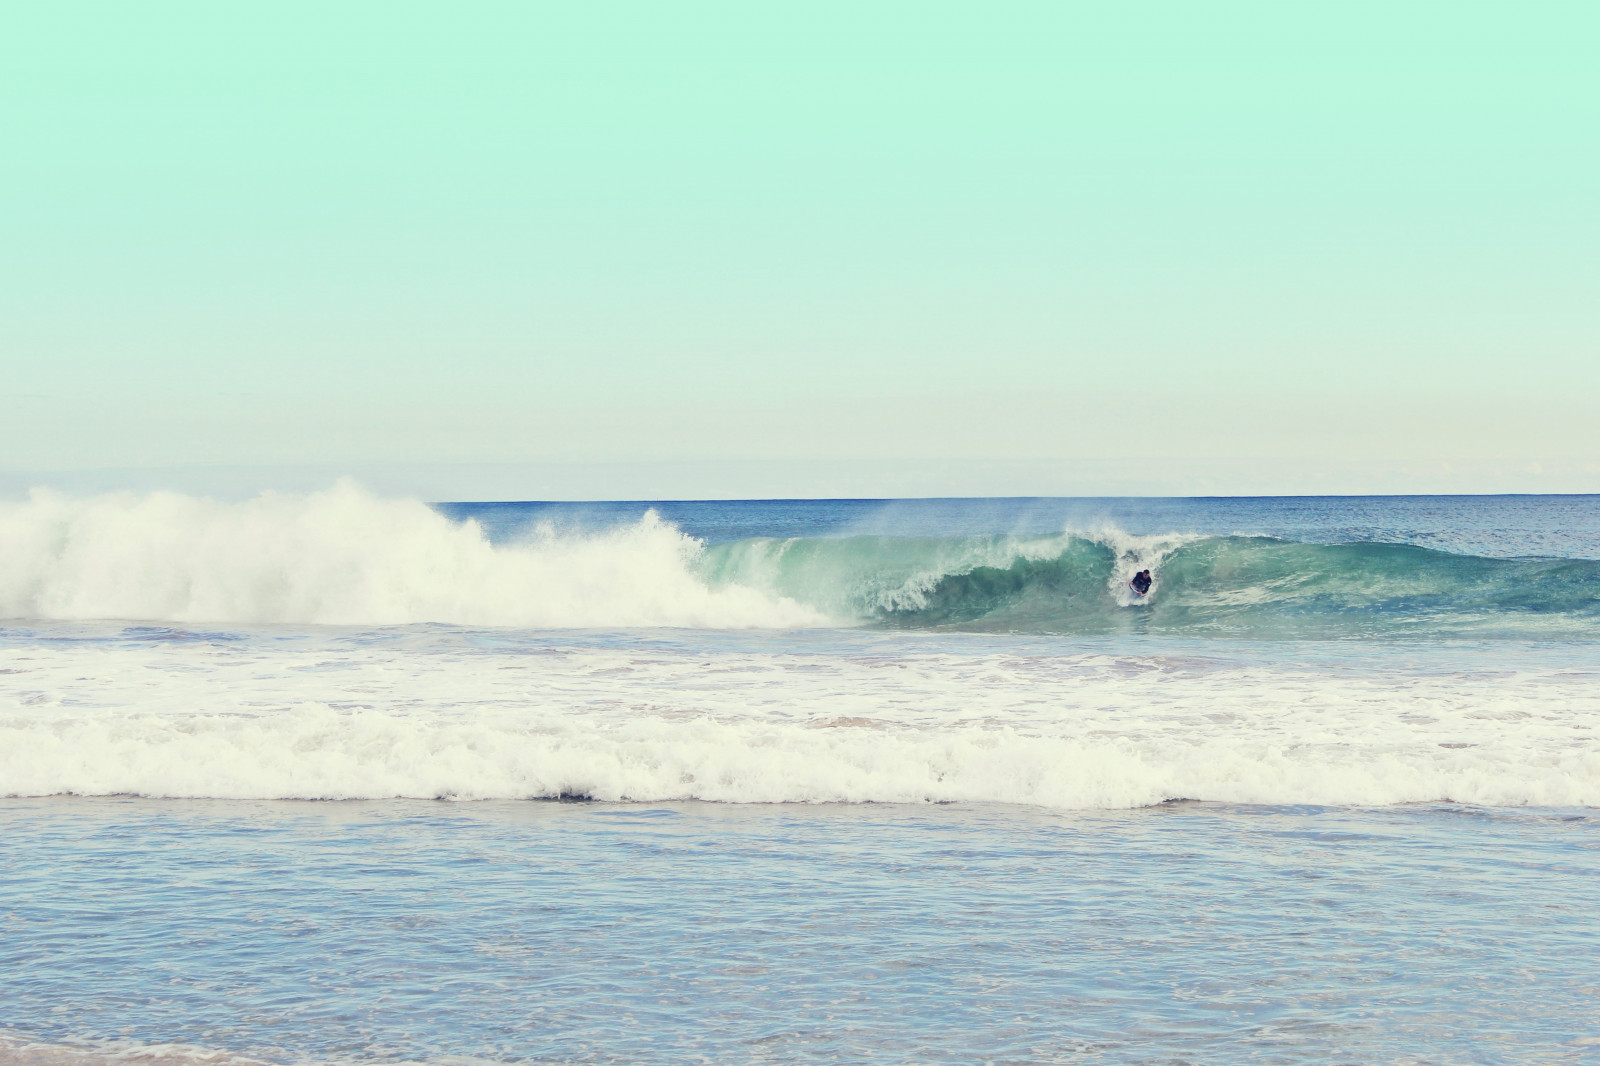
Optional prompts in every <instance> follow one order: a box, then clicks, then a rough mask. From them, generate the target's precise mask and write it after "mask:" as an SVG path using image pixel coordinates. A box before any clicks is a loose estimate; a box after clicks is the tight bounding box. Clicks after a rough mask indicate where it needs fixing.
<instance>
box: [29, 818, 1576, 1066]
mask: <svg viewBox="0 0 1600 1066" xmlns="http://www.w3.org/2000/svg"><path fill="white" fill-rule="evenodd" d="M0 841H3V843H0V855H3V856H4V862H3V865H0V870H3V874H0V914H3V915H4V918H3V923H4V925H3V928H4V937H3V939H0V967H3V970H4V972H5V973H6V974H7V975H8V980H7V989H8V995H7V999H8V1005H7V1007H6V1013H7V1020H8V1022H9V1024H10V1025H11V1027H12V1032H11V1034H10V1039H11V1041H12V1042H13V1044H15V1043H16V1042H19V1041H22V1040H27V1041H32V1042H36V1043H42V1044H44V1045H46V1046H49V1045H56V1046H59V1045H60V1044H61V1043H62V1042H67V1041H70V1040H71V1039H72V1038H74V1037H81V1036H83V1035H85V1034H93V1035H97V1036H100V1037H108V1038H119V1039H121V1040H123V1041H126V1042H128V1043H127V1044H125V1045H124V1047H128V1046H134V1047H137V1046H139V1045H141V1044H150V1043H157V1042H164V1041H167V1040H170V1039H171V1038H172V1037H173V1035H174V1034H175V1033H181V1034H183V1037H184V1039H185V1040H186V1041H188V1042H189V1043H192V1044H195V1045H198V1046H201V1047H204V1048H208V1049H213V1050H223V1051H226V1052H229V1053H233V1054H243V1055H249V1056H254V1057H259V1058H265V1059H270V1060H282V1061H302V1060H308V1059H316V1060H356V1061H397V1060H403V1059H419V1060H438V1059H440V1058H442V1057H445V1056H454V1055H460V1056H470V1057H473V1058H487V1059H493V1060H500V1061H518V1062H524V1061H528V1062H533V1061H546V1062H573V1063H580V1062H639V1061H651V1062H674V1063H675V1062H702V1061H711V1062H807V1061H821V1062H883V1063H891V1062H894V1063H898V1062H911V1061H915V1062H978V1061H992V1062H1106V1063H1119V1062H1129V1063H1132V1062H1141V1063H1147V1062H1224V1061H1226V1062H1264V1063H1266V1062H1283V1063H1289V1062H1331V1061H1342V1062H1380V1061H1381V1062H1540V1061H1543V1062H1566V1061H1570V1062H1578V1061H1583V1060H1584V1059H1585V1057H1588V1056H1592V1055H1593V1054H1594V1053H1595V1051H1594V1049H1593V1048H1592V1047H1591V1046H1590V1045H1591V1044H1593V1043H1596V1042H1600V1020H1597V1018H1596V1015H1595V1012H1594V1003H1595V997H1596V995H1597V993H1600V917H1597V916H1596V911H1595V907H1594V892H1595V890H1596V889H1597V888H1600V820H1597V819H1596V818H1594V817H1593V816H1592V815H1588V814H1580V813H1571V812H1550V811H1540V810H1523V811H1515V812H1495V811H1487V810H1480V809H1473V808H1465V807H1454V806H1427V807H1397V808H1387V809H1375V810H1374V809H1364V810H1363V809H1346V810H1337V809H1327V808H1316V807H1298V808H1296V807H1274V808H1260V807H1225V806H1215V805H1205V804H1178V805H1167V806H1163V807H1156V808H1148V809H1143V810H1136V811H1124V812H1095V813H1087V812H1080V813H1069V812H1048V811H1043V810H1039V809H1029V808H1017V807H1007V806H995V805H978V806H969V805H958V806H934V807H927V806H918V807H906V806H895V805H890V806H883V805H866V806H803V807H796V806H783V805H779V806H767V805H759V806H741V805H706V804H692V803H691V804H667V805H622V806H618V805H610V804H561V803H481V804H441V803H432V802H410V803H407V802H393V801H391V802H385V803H374V802H355V803H334V804H326V803H318V804H305V803H284V802H276V803H255V802H238V801H235V802H218V801H186V802H162V801H151V800H133V799H97V800H86V799H52V800H26V801H25V800H11V801H8V802H6V803H4V804H0Z"/></svg>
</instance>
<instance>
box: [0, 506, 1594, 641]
mask: <svg viewBox="0 0 1600 1066" xmlns="http://www.w3.org/2000/svg"><path fill="white" fill-rule="evenodd" d="M0 559H3V560H4V563H3V564H0V618H26V619H55V620H81V619H138V620H153V621H174V622H222V623H310V624H348V625H392V624H404V623H417V622H444V623H455V624H463V625H481V626H518V627H528V628H551V629H560V628H620V627H659V626H673V627H698V628H714V629H725V628H793V627H805V626H822V625H835V626H841V625H842V626H856V625H867V626H878V627H884V628H897V629H957V630H973V631H990V632H1022V633H1062V634H1110V633H1151V634H1188V635H1196V636H1206V635H1223V636H1242V637H1259V638H1271V639H1304V638H1341V637H1353V638H1368V637H1391V636H1396V635H1402V634H1417V635H1425V636H1471V637H1495V636H1515V637H1522V638H1535V639H1536V638H1541V637H1553V638H1564V639H1591V638H1594V637H1597V636H1600V561H1594V560H1583V559H1546V558H1510V559H1507V558H1485V557H1479V556H1472V555H1456V554H1450V553H1446V552H1441V551H1435V550H1432V549H1428V548H1422V547H1417V546H1414V545H1406V544H1384V543H1354V544H1307V543H1298V542H1293V541H1283V540H1275V539H1271V538H1266V537H1245V536H1226V537H1198V536H1187V535H1181V534H1176V533H1174V534H1166V535H1160V536H1133V535H1129V534H1126V533H1123V532H1121V531H1119V530H1115V529H1098V530H1087V531H1076V532H1063V533H1061V534H1058V535H1055V536H1045V537H1017V536H1001V535H995V536H963V537H895V536H855V537H810V538H807V537H799V538H789V539H775V538H765V537H756V538H746V539H743V540H738V541H732V542H728V543H722V544H715V545H711V546H707V545H706V544H704V543H703V542H701V541H699V540H697V539H695V538H693V537H689V536H687V535H685V534H684V533H682V532H681V531H680V530H678V529H677V528H675V527H674V526H672V525H671V524H669V523H667V522H664V521H662V520H661V519H660V518H659V517H658V516H657V515H656V514H655V513H654V512H650V513H647V514H646V515H645V516H644V517H643V518H642V519H639V520H638V521H635V522H631V523H627V524H623V525H618V526H614V527H611V528H608V529H603V530H600V531H589V532H571V531H568V532H557V531H556V530H555V529H554V528H552V527H550V526H548V525H546V526H534V527H532V528H530V529H527V530H525V531H524V532H523V533H522V534H521V535H520V536H518V537H516V538H513V539H512V540H509V541H506V542H501V543H492V542H491V540H490V539H489V538H488V537H487V536H486V535H485V533H484V531H483V529H482V528H481V527H480V526H479V525H478V524H477V523H476V522H475V521H472V520H467V521H461V522H458V521H455V520H452V519H451V518H449V517H447V516H446V515H444V514H441V513H440V512H438V511H436V510H434V509H432V508H430V507H428V506H427V505H425V504H422V503H419V502H415V501H404V500H401V501H396V500H383V499H379V498H377V497H375V496H372V495H371V494H369V493H366V492H364V491H362V490H361V489H359V488H357V487H356V486H354V485H352V484H349V483H343V484H340V485H338V486H336V487H335V488H333V489H331V490H329V491H327V492H322V493H317V494H313V495H310V496H305V497H291V496H279V495H272V494H268V495H263V496H261V497H259V498H257V499H255V500H251V501H248V502H245V503H220V502H216V501H212V500H201V499H194V498H191V497H185V496H179V495H175V494H165V493H158V494H154V495H149V496H132V495H114V496H106V497H100V498H96V499H90V500H76V499H70V498H67V497H63V496H58V495H54V494H49V493H42V492H41V493H35V494H34V495H33V496H32V497H31V498H30V499H29V500H27V501H26V502H23V503H18V504H4V505H0ZM1145 568H1148V569H1151V570H1152V571H1154V574H1155V585H1154V587H1153V588H1152V590H1151V592H1150V594H1149V595H1148V596H1144V597H1139V596H1135V595H1134V594H1133V593H1132V591H1131V590H1130V589H1129V588H1128V579H1129V578H1130V577H1132V575H1133V574H1134V573H1135V572H1137V571H1138V570H1140V569H1145Z"/></svg>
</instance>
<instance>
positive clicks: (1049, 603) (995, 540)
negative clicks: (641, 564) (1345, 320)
mask: <svg viewBox="0 0 1600 1066" xmlns="http://www.w3.org/2000/svg"><path fill="white" fill-rule="evenodd" d="M702 568H703V569H705V570H706V571H707V572H708V573H710V574H711V575H713V578H714V580H715V581H718V582H727V583H729V584H730V585H732V584H740V585H744V586H747V587H751V588H758V589H762V590H764V591H766V592H768V593H769V594H772V595H781V596H786V597H790V598H793V599H795V600H797V601H800V602H804V603H810V604H812V605H814V606H816V607H817V608H818V609H821V610H824V611H827V612H830V613H832V614H834V615H849V616H853V617H857V618H860V619H863V620H866V621H868V622H871V623H875V624H879V625H884V626H891V627H897V628H910V629H933V628H937V629H961V630H973V631H990V632H995V631H998V632H1031V633H1064V634H1070V633H1082V634H1098V633H1152V634H1157V633H1165V634H1190V635H1197V636H1204V635H1223V636H1245V637H1262V638H1291V639H1292V638H1335V637H1356V638H1360V637H1388V636H1396V635H1402V634H1408V633H1410V634H1419V635H1427V636H1472V637H1494V636H1515V637H1522V638H1539V637H1557V638H1568V639H1573V638H1577V639H1583V638H1592V637H1596V636H1600V562H1597V561H1594V560H1585V559H1545V558H1521V559H1503V558H1484V557H1480V556H1472V555H1454V554H1450V553H1447V552H1441V551H1435V550H1433V549H1429V548H1422V547H1417V546H1414V545H1409V544H1384V543H1357V544H1305V543H1297V542H1293V541H1282V540H1275V539H1272V538H1269V537H1242V536H1234V537H1183V536H1177V535H1168V536H1159V537H1135V536H1130V535H1127V534H1124V533H1120V532H1118V531H1115V530H1101V531H1097V532H1093V533H1066V534H1062V535H1061V536H1059V537H1054V538H1037V539H1028V540H1025V539H1018V538H1012V537H976V538H959V539H958V538H952V539H933V538H929V539H916V538H898V539H895V538H878V537H860V538H844V539H837V540H789V541H773V540H765V541H763V540H752V541H741V542H737V543H734V544H727V545H718V546H715V547H713V548H711V549H710V550H709V551H708V552H707V554H706V557H705V559H704V560H703V561H702ZM1145 568H1149V569H1151V570H1153V571H1154V576H1155V585H1154V587H1153V588H1152V589H1151V590H1150V593H1149V595H1148V596H1144V597H1140V596H1136V595H1134V594H1133V592H1132V590H1131V589H1130V588H1129V587H1128V579H1129V578H1131V577H1132V576H1133V574H1134V573H1136V572H1137V571H1138V570H1140V569H1145Z"/></svg>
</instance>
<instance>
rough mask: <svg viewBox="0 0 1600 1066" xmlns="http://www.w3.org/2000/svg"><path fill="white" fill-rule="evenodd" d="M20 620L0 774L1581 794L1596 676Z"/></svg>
mask: <svg viewBox="0 0 1600 1066" xmlns="http://www.w3.org/2000/svg"><path fill="white" fill-rule="evenodd" d="M74 633H76V631H74ZM45 635H46V636H48V637H49V638H50V639H46V640H36V639H34V637H27V638H23V637H16V638H14V639H13V640H12V641H11V643H10V644H8V645H6V648H5V650H6V651H7V662H6V663H5V664H4V665H5V668H6V670H7V671H8V672H7V673H5V674H4V675H0V795H45V794H55V793H78V794H118V793H133V794H140V795H147V796H173V797H222V798H387V797H396V796H402V797H423V798H431V797H449V798H459V799H475V798H521V797H554V796H561V795H581V796H589V797H593V798H596V799H605V800H635V801H658V800H669V799H703V800H717V801H726V802H785V801H794V802H826V801H882V802H928V801H974V802H976V801H983V802H1001V803H1018V804H1039V805H1045V806H1051V807H1060V808H1116V807H1131V806H1140V805H1145V804H1151V803H1156V802H1160V801H1162V800H1166V799H1170V798H1178V797H1183V798H1191V799H1202V800H1215V801H1225V802H1234V803H1277V804H1291V803H1316V804H1391V803H1405V802H1425V801H1439V800H1445V799H1451V800H1455V801H1458V802H1465V803H1479V804H1491V805H1519V804H1534V805H1583V806H1596V805H1600V689H1597V686H1596V685H1595V684H1594V680H1595V679H1594V677H1593V676H1592V674H1586V673H1583V672H1579V671H1574V670H1571V669H1565V668H1552V665H1551V664H1550V663H1545V664H1543V665H1542V666H1541V665H1539V664H1530V665H1529V667H1528V669H1527V670H1526V672H1521V673H1510V672H1505V671H1502V672H1499V673H1493V672H1473V671H1472V670H1471V669H1470V668H1466V669H1463V668H1462V666H1461V664H1460V663H1459V662H1455V663H1452V664H1450V668H1449V669H1448V670H1443V669H1438V668H1436V667H1437V666H1438V664H1429V663H1427V662H1422V663H1420V664H1419V662H1418V661H1417V660H1416V658H1415V654H1416V653H1415V652H1408V653H1407V655H1406V656H1399V655H1388V654H1387V653H1383V652H1380V651H1377V650H1371V651H1368V652H1367V653H1365V654H1366V655H1368V657H1369V658H1368V659H1367V660H1366V661H1364V662H1362V663H1360V664H1358V667H1359V668H1356V669H1352V663H1351V660H1349V659H1347V658H1340V659H1338V660H1336V661H1334V662H1332V663H1329V664H1324V665H1316V664H1315V663H1302V664H1299V665H1262V664H1260V663H1251V662H1247V661H1231V660H1228V659H1226V658H1219V657H1217V656H1215V655H1208V656H1207V657H1206V658H1205V659H1193V660H1191V659H1183V658H1174V657H1172V656H1171V655H1157V654H1146V655H1126V654H1098V653H1097V654H1089V653H1077V654H1050V653H1042V652H1040V651H1039V650H1038V649H1035V650H1033V651H1031V652H1023V651H1020V650H1016V649H1013V650H1010V651H997V650H993V649H990V650H976V651H975V650H973V649H972V647H971V645H970V644H966V643H963V642H953V643H942V642H940V641H931V642H929V643H926V644H924V645H922V646H920V647H918V648H909V649H908V648H906V647H904V646H900V647H897V648H896V649H895V651H894V652H893V653H892V654H890V653H888V652H887V650H886V649H885V648H884V647H883V645H882V644H881V642H879V641H878V640H877V639H876V638H871V637H867V636H854V637H849V638H848V639H846V638H845V637H843V636H837V635H836V636H831V637H824V638H817V637H806V638H803V640H802V638H793V639H792V640H790V639H788V638H785V639H783V640H779V639H778V638H771V637H765V638H761V639H760V641H759V642H758V643H762V644H763V645H764V646H763V647H750V646H745V645H740V646H722V645H712V646H706V645H695V644H691V645H666V644H662V643H660V642H654V641H645V640H629V641H620V642H612V643H608V644H605V645H597V644H594V643H587V644H563V643H559V642H556V641H555V640H554V639H553V638H552V639H549V640H536V639H532V638H528V639H511V638H495V640H489V635H488V634H474V633H472V632H470V631H449V630H443V631H441V630H423V631H419V632H415V631H414V632H409V633H405V632H400V633H397V632H396V631H389V633H388V635H382V634H370V633H369V634H356V633H352V634H347V635H343V636H335V635H333V634H330V633H327V632H324V633H322V634H321V635H317V634H309V635H308V634H300V635H294V634H289V633H283V632H275V633H271V634H267V635H263V634H258V633H244V634H235V635H234V637H233V638H230V639H226V640H223V639H217V640H210V639H190V638H180V639H166V640H156V639H151V640H148V641H136V642H131V643H130V642H128V641H126V640H113V639H109V638H100V639H95V640H89V641H85V640H84V639H82V634H77V637H78V639H74V640H71V641H62V640H59V639H55V638H57V637H60V636H63V635H73V634H68V633H62V632H59V631H57V630H52V631H51V632H50V633H48V634H45ZM486 640H489V642H488V643H485V641H486ZM819 640H820V641H821V643H820V644H819V643H818V641H819ZM765 645H772V646H765ZM1558 665H1559V664H1558Z"/></svg>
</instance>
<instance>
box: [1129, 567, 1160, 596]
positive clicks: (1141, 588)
mask: <svg viewBox="0 0 1600 1066" xmlns="http://www.w3.org/2000/svg"><path fill="white" fill-rule="evenodd" d="M1154 581H1155V579H1154V578H1152V577H1151V576H1150V571H1148V570H1141V571H1139V572H1138V573H1137V574H1134V575H1133V580H1132V581H1130V582H1128V584H1129V585H1132V586H1133V591H1135V592H1137V593H1138V594H1139V595H1141V596H1143V595H1144V594H1145V593H1146V592H1149V591H1150V586H1151V584H1153V583H1154Z"/></svg>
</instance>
